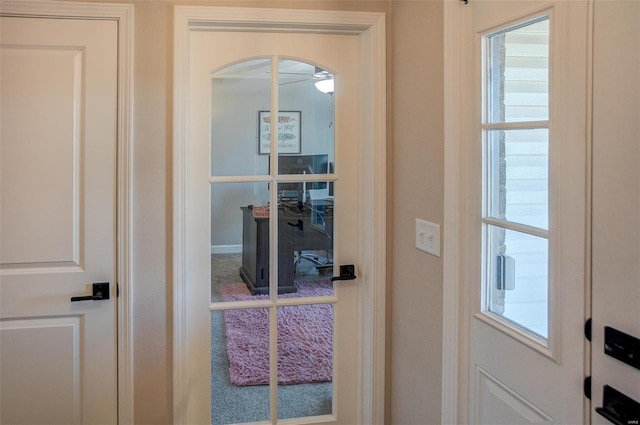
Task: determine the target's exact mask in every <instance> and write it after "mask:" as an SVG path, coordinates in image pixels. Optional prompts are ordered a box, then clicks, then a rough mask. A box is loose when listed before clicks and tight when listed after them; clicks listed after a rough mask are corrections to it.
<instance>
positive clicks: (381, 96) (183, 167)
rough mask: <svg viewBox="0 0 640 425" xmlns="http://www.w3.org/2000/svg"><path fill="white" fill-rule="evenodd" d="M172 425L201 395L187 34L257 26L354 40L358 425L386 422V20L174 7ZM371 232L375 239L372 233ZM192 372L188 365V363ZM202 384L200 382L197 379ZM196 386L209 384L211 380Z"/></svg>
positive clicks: (375, 15) (368, 15)
mask: <svg viewBox="0 0 640 425" xmlns="http://www.w3.org/2000/svg"><path fill="white" fill-rule="evenodd" d="M174 16H175V18H174V46H175V47H174V48H175V50H174V81H175V85H174V151H173V154H174V155H173V156H174V163H173V170H174V176H173V179H174V180H173V187H174V210H173V217H174V222H173V224H174V227H173V228H174V239H173V241H174V250H173V252H174V256H173V261H174V276H173V278H174V306H173V307H174V329H173V330H174V333H173V337H174V342H173V343H174V352H173V354H174V356H173V358H174V369H173V370H174V423H176V424H184V423H189V422H194V420H195V419H202V420H204V421H207V422H208V421H209V420H210V418H192V417H188V410H189V408H188V404H191V405H193V403H195V404H196V405H198V403H207V405H209V403H210V400H204V399H201V398H198V395H197V394H196V393H197V390H196V388H195V386H196V385H198V383H197V382H195V380H194V381H190V380H189V377H190V376H191V377H193V376H197V371H194V370H191V369H190V365H189V364H188V363H187V355H188V350H187V345H188V343H189V335H188V331H187V329H188V324H189V322H188V321H189V317H188V314H187V295H188V294H187V292H188V291H187V275H188V271H187V270H186V263H187V262H186V233H187V229H186V224H187V223H186V195H187V184H186V183H187V173H188V170H187V164H186V159H187V132H188V129H187V122H188V115H187V105H188V98H187V95H188V88H189V58H188V55H189V44H188V40H189V32H190V31H192V30H194V29H197V28H202V27H203V26H204V27H207V28H227V29H244V30H250V29H259V30H260V31H278V32H309V31H313V32H320V33H335V34H352V35H357V36H358V38H359V43H360V46H359V49H360V53H361V54H360V57H361V61H362V62H361V68H362V70H363V75H362V80H361V81H362V82H363V86H362V90H361V93H362V99H360V101H361V104H362V105H363V108H362V111H361V123H362V124H361V125H362V127H361V134H362V143H361V156H362V162H361V168H360V170H361V172H360V176H359V178H360V179H361V187H362V188H363V190H362V193H360V196H359V203H360V205H361V206H362V211H364V214H363V220H362V223H361V226H362V229H364V230H365V231H361V232H360V233H361V235H362V237H361V240H360V241H359V245H360V246H361V247H362V259H361V260H362V261H361V270H360V276H362V278H361V282H360V285H361V287H360V288H361V290H360V292H361V294H362V297H361V298H360V300H359V311H360V317H359V320H360V321H361V323H362V324H361V326H360V327H359V329H360V335H359V350H358V351H359V354H361V355H362V367H361V369H360V370H359V371H358V378H359V379H358V381H359V384H360V387H359V391H358V409H357V410H358V423H384V392H385V332H384V328H385V309H386V299H385V292H386V289H385V288H386V280H385V275H386V230H385V229H386V57H385V15H384V14H383V13H359V12H338V11H313V10H286V9H252V8H220V7H198V6H176V8H175V14H174ZM373 235H375V237H374V236H373ZM191 367H192V366H191ZM198 381H200V380H198ZM200 384H201V385H209V384H208V379H207V380H206V381H205V382H204V383H202V382H200Z"/></svg>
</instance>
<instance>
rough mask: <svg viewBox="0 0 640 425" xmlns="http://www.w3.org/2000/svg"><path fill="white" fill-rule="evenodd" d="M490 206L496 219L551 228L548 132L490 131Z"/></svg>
mask: <svg viewBox="0 0 640 425" xmlns="http://www.w3.org/2000/svg"><path fill="white" fill-rule="evenodd" d="M487 138H488V149H487V151H488V152H487V155H488V170H487V184H488V188H487V194H488V200H487V206H488V214H489V216H491V217H493V218H498V219H501V220H507V221H512V222H516V223H521V224H526V225H529V226H534V227H538V228H541V229H545V230H548V228H549V131H548V130H547V129H534V130H493V131H488V132H487Z"/></svg>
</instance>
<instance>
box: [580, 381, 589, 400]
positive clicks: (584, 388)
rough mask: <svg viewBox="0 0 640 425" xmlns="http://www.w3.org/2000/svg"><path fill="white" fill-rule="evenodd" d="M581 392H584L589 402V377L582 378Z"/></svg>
mask: <svg viewBox="0 0 640 425" xmlns="http://www.w3.org/2000/svg"><path fill="white" fill-rule="evenodd" d="M582 392H584V396H585V397H586V398H588V399H589V400H591V377H590V376H587V377H586V378H584V383H583V384H582Z"/></svg>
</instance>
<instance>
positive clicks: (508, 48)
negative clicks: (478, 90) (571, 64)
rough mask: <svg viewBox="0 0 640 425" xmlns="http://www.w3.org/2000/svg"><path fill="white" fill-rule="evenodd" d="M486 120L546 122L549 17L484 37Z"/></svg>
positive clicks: (498, 121) (547, 107)
mask: <svg viewBox="0 0 640 425" xmlns="http://www.w3.org/2000/svg"><path fill="white" fill-rule="evenodd" d="M487 53H488V55H487V58H486V59H487V69H488V77H489V78H488V94H489V99H488V108H489V111H488V120H489V122H491V123H500V122H520V121H544V120H548V119H549V18H548V17H546V18H544V19H543V20H538V21H537V22H533V23H530V24H525V25H522V26H519V27H517V28H514V29H510V30H507V31H502V32H499V33H497V34H493V35H490V36H488V37H487Z"/></svg>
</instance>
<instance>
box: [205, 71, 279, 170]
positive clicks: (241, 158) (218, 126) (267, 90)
mask: <svg viewBox="0 0 640 425" xmlns="http://www.w3.org/2000/svg"><path fill="white" fill-rule="evenodd" d="M270 66H271V59H269V58H265V59H255V60H251V61H247V62H241V63H238V64H235V65H231V66H227V67H225V68H223V69H221V70H218V71H216V72H214V73H213V75H212V78H211V81H212V91H211V92H212V96H211V175H212V176H250V175H265V174H268V172H269V161H268V157H267V156H264V155H257V153H258V151H259V146H261V145H259V142H258V137H259V136H261V137H266V138H267V146H268V138H269V136H268V134H265V132H264V131H261V130H260V129H261V128H262V127H259V125H258V122H259V121H258V120H259V113H258V111H264V110H266V111H268V110H269V108H270V104H271V74H270ZM240 123H242V124H240ZM263 142H264V140H263ZM260 153H262V152H260Z"/></svg>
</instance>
